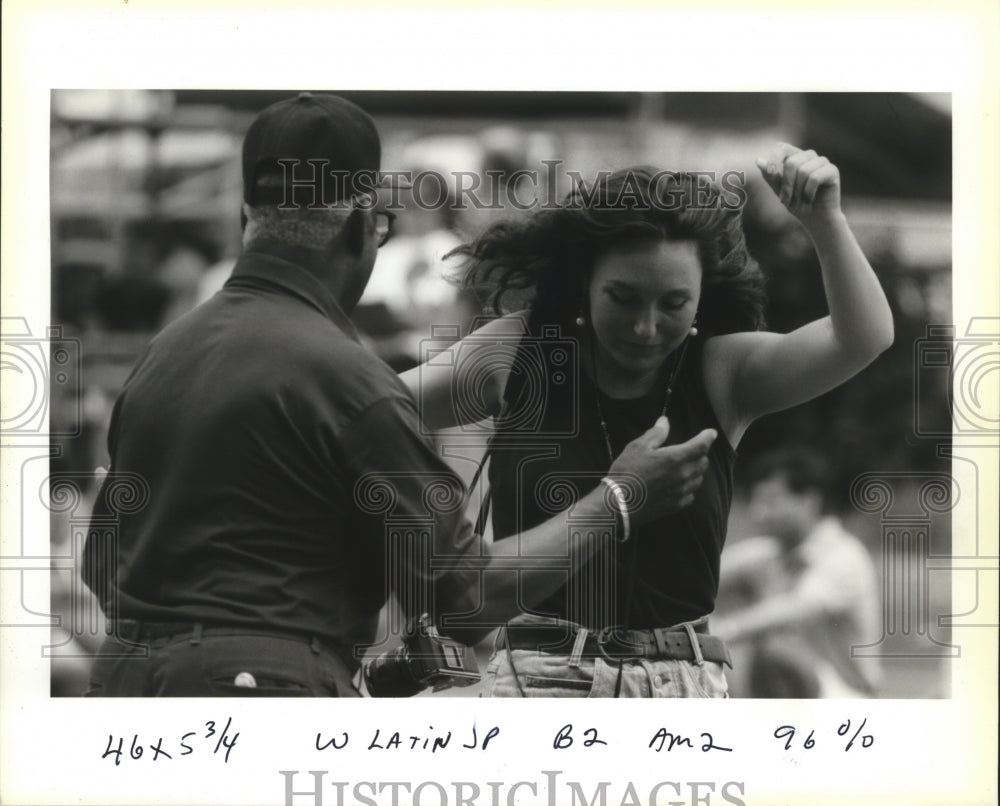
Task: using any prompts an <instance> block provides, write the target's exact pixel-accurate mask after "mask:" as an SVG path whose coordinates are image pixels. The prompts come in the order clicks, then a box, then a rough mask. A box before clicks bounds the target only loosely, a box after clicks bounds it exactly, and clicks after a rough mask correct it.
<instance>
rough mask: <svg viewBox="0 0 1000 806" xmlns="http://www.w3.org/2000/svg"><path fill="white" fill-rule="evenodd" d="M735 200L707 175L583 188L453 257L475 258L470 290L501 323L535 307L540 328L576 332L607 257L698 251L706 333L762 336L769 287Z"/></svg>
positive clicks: (652, 172)
mask: <svg viewBox="0 0 1000 806" xmlns="http://www.w3.org/2000/svg"><path fill="white" fill-rule="evenodd" d="M733 195H734V194H732V193H731V194H730V198H727V197H725V196H724V195H723V192H722V189H721V188H720V187H719V185H718V184H717V183H715V182H713V181H710V180H708V179H707V178H705V176H704V175H703V174H700V175H699V174H691V173H685V172H668V171H659V170H657V169H655V168H652V167H648V166H636V167H632V168H626V169H624V170H620V171H615V172H614V173H609V174H604V175H603V176H601V177H600V178H599V179H598V180H597V182H595V183H594V184H593V185H592V186H591V187H589V188H586V187H577V188H576V189H574V191H573V192H572V193H570V194H569V195H568V196H567V197H566V198H565V199H564V200H563V202H562V203H561V204H559V205H558V206H554V207H545V208H542V209H539V210H538V211H537V212H536V213H534V214H533V215H532V216H531V217H529V218H527V219H524V220H519V221H504V222H500V223H497V224H494V225H493V226H491V227H489V228H488V229H487V230H486V231H485V232H483V233H482V234H481V235H480V236H479V237H478V238H477V239H476V240H475V241H473V242H472V243H471V244H466V245H465V246H461V247H459V248H458V249H456V250H455V251H454V252H452V254H453V255H460V256H464V257H465V258H466V261H465V264H464V268H465V275H464V279H463V285H464V286H465V287H466V288H469V289H472V290H474V291H476V292H478V293H480V294H482V293H483V292H485V294H486V298H487V307H488V308H489V309H492V312H493V313H495V314H496V315H501V314H502V313H504V312H508V311H510V310H512V309H516V308H519V307H524V305H525V304H527V305H528V306H529V307H530V308H531V318H532V319H533V320H534V321H535V322H540V323H552V324H558V325H562V326H565V327H569V325H570V324H571V323H572V322H573V319H574V318H575V317H576V315H577V313H578V311H579V310H580V307H581V304H582V301H583V299H584V298H585V289H586V284H587V282H588V280H589V277H590V275H591V272H592V270H593V266H594V263H595V262H596V260H597V259H598V258H599V257H601V256H602V255H603V254H605V253H606V252H607V251H608V250H610V249H613V248H614V247H616V246H620V245H622V244H631V243H635V242H637V241H643V240H650V241H654V240H658V239H665V240H671V241H695V242H696V243H697V245H698V255H699V257H700V259H701V266H702V294H701V304H700V305H699V311H698V327H699V329H703V330H704V332H707V333H712V334H721V333H734V332H737V331H745V330H757V329H759V328H761V327H762V326H763V320H764V313H763V311H764V303H765V295H764V278H763V275H762V274H761V271H760V268H759V267H758V266H757V263H756V262H755V261H754V260H753V258H751V257H750V254H749V253H748V252H747V247H746V240H745V238H744V235H743V227H742V224H741V213H740V209H739V207H738V205H736V204H734V203H733V200H732V198H731V197H732V196H733ZM512 301H514V302H515V303H516V304H515V305H513V306H512V305H511V304H510V303H511V302H512Z"/></svg>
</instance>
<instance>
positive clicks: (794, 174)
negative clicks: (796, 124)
mask: <svg viewBox="0 0 1000 806" xmlns="http://www.w3.org/2000/svg"><path fill="white" fill-rule="evenodd" d="M757 167H758V168H759V169H760V172H761V174H762V175H763V177H764V181H766V182H767V184H768V186H769V187H770V188H771V190H773V191H774V192H775V194H776V195H777V196H778V199H779V200H780V201H781V203H782V204H783V205H785V207H787V208H788V211H789V212H790V213H791V214H792V215H794V216H795V217H796V218H798V219H799V221H801V222H802V223H803V224H805V225H806V226H807V227H808V226H809V225H810V224H812V223H814V222H817V223H818V222H821V221H823V220H824V219H829V218H831V217H835V216H839V215H840V214H841V211H840V171H839V170H837V166H836V165H834V164H833V163H831V162H830V160H828V159H827V158H826V157H821V156H819V155H817V154H816V152H815V151H812V150H809V151H803V150H802V149H801V148H796V147H795V146H793V145H789V144H788V143H778V144H777V145H776V146H775V147H774V148H773V149H772V150H771V152H770V153H769V154H767V156H764V157H758V158H757Z"/></svg>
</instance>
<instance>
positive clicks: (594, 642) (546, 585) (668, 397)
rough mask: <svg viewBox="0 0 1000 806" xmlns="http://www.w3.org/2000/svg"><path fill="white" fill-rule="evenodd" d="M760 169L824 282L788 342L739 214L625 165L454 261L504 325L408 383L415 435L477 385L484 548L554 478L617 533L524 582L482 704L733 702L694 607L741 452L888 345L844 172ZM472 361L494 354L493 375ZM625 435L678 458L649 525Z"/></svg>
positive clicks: (519, 519) (801, 161) (808, 163)
mask: <svg viewBox="0 0 1000 806" xmlns="http://www.w3.org/2000/svg"><path fill="white" fill-rule="evenodd" d="M757 165H758V168H759V169H760V171H761V173H762V175H763V177H764V179H765V180H766V182H767V184H768V186H769V187H770V188H771V190H772V191H773V192H774V193H776V194H777V195H778V196H779V198H780V200H781V202H782V204H784V205H785V207H787V209H788V210H789V211H790V212H791V213H792V214H793V215H795V216H796V217H797V218H798V219H799V221H800V222H801V223H802V224H803V226H804V227H805V229H806V231H807V232H808V233H809V235H810V237H811V238H812V241H813V243H814V245H815V248H816V251H817V253H818V255H819V259H820V265H821V268H822V273H823V282H824V286H825V289H826V298H827V304H828V307H829V316H826V317H824V318H822V319H818V320H816V321H814V322H811V323H809V324H807V325H805V326H803V327H801V328H799V329H797V330H795V331H793V332H791V333H788V334H778V333H768V332H763V331H762V330H760V328H761V326H762V311H763V305H764V293H763V279H762V276H761V274H760V271H759V269H758V268H757V266H756V264H755V263H754V261H753V260H752V258H751V257H750V256H749V254H748V252H747V249H746V245H745V241H744V236H743V231H742V226H741V216H740V211H739V209H738V208H737V206H736V205H733V204H732V203H731V202H732V198H730V197H727V196H726V194H725V193H723V191H722V189H721V188H720V187H719V186H717V185H715V184H714V183H711V182H708V181H707V180H705V179H704V178H703V177H699V176H697V175H693V174H684V173H680V174H677V173H673V174H671V173H666V172H656V171H654V170H653V169H649V168H642V167H640V168H631V169H627V170H623V171H619V172H617V173H614V174H611V175H609V176H605V177H604V178H602V179H601V180H599V181H598V182H597V184H596V185H595V186H594V187H593V188H591V189H590V190H589V192H585V191H583V190H582V189H578V190H577V191H575V192H574V193H573V194H571V195H570V196H569V197H568V198H567V199H566V200H565V202H564V203H563V204H561V205H560V206H558V207H555V208H552V209H541V210H539V211H538V212H536V213H535V214H534V215H533V216H531V217H529V218H527V219H525V220H522V221H517V222H513V223H507V222H505V223H499V224H496V225H494V226H492V227H491V228H489V229H488V230H486V231H485V232H484V233H483V234H482V235H481V236H480V237H479V238H478V239H477V240H476V241H475V242H474V243H472V244H470V245H468V246H466V247H463V248H462V249H461V250H460V253H461V254H462V255H464V256H465V257H466V259H467V261H468V275H467V282H468V283H469V284H470V285H471V286H475V287H477V288H483V287H485V288H487V289H488V290H489V291H490V293H491V304H492V306H493V309H494V311H495V313H497V314H498V318H497V319H495V320H493V321H491V322H490V323H489V324H487V325H486V326H484V327H483V328H481V329H480V330H479V331H477V332H476V333H474V334H472V335H471V336H470V337H468V338H467V339H466V340H465V341H464V342H463V343H462V344H461V345H460V347H459V349H458V350H457V351H453V353H454V354H458V355H461V356H462V357H463V360H461V361H458V362H453V363H452V364H450V365H447V366H446V365H444V364H443V363H435V362H430V363H428V364H425V365H423V366H422V367H419V368H417V369H416V370H413V371H411V372H410V373H408V374H406V375H404V376H403V377H404V380H405V381H406V382H407V383H408V385H410V387H411V389H412V390H413V391H414V393H415V395H417V396H419V398H420V402H421V407H420V408H421V411H422V413H423V416H424V419H425V422H426V424H427V425H429V426H431V427H441V428H443V427H448V426H453V425H457V424H461V420H462V419H463V415H462V412H463V411H466V410H468V407H464V408H463V407H462V406H456V405H453V403H454V401H453V400H452V399H451V396H452V395H453V394H454V391H453V390H463V389H469V388H471V386H472V380H471V376H472V375H474V374H475V375H476V376H477V378H476V384H475V385H476V388H477V390H478V394H480V395H482V396H483V398H484V400H483V403H484V405H485V407H486V410H488V411H489V412H490V413H491V414H493V415H494V423H495V433H494V441H493V444H492V449H491V456H490V465H489V474H488V477H489V484H490V489H491V497H492V524H493V532H494V536H495V537H496V538H502V537H506V536H508V535H513V534H523V533H524V532H525V531H527V530H528V529H530V528H531V527H532V526H534V525H536V524H538V523H540V522H542V521H544V520H546V519H547V518H549V517H551V514H552V511H553V506H551V504H552V502H551V501H548V500H546V496H550V497H551V495H552V494H553V490H556V489H557V487H558V485H560V484H561V485H563V488H565V485H569V486H570V487H571V488H573V489H574V490H575V494H576V495H579V496H581V497H582V496H583V495H585V494H587V493H588V491H593V490H594V488H595V487H596V488H603V489H606V491H607V492H608V494H609V497H610V500H612V501H613V502H614V503H615V506H616V507H617V509H618V513H617V519H616V521H617V523H616V529H615V530H614V538H613V539H610V540H609V539H607V537H606V536H604V537H602V535H601V533H600V530H599V529H598V530H596V531H595V530H593V529H591V530H587V529H584V530H583V531H582V533H581V534H579V535H577V536H576V537H575V538H573V539H571V540H570V545H569V548H568V552H567V556H573V557H574V558H575V559H574V564H573V567H572V570H571V571H569V572H567V570H565V568H561V569H558V568H557V569H554V570H553V569H552V567H551V564H550V565H549V566H548V567H543V566H541V565H540V566H539V567H538V570H525V571H522V572H521V574H522V577H523V579H524V584H523V585H522V588H521V591H522V601H521V611H522V612H521V615H518V616H516V617H514V618H513V619H511V620H510V621H508V622H507V623H506V624H505V625H504V627H503V628H502V629H501V630H500V631H499V633H498V637H497V646H496V652H495V654H494V656H493V658H492V660H491V663H490V665H489V668H488V675H487V677H488V679H487V682H486V689H485V693H486V694H488V695H492V696H592V697H599V696H638V697H641V696H675V697H676V696H725V694H726V690H727V685H726V680H725V673H724V668H723V667H724V665H725V664H726V663H727V662H728V653H727V651H726V649H725V647H724V645H722V643H721V642H720V641H719V640H718V639H716V638H715V637H714V636H712V635H711V634H710V633H709V631H708V616H709V614H710V613H711V612H712V610H713V608H714V603H715V597H716V593H717V591H718V584H719V560H720V555H721V552H722V548H723V544H724V542H725V536H726V524H727V519H728V515H729V507H730V501H731V496H732V478H733V463H734V459H735V449H736V447H737V446H738V445H739V442H740V439H741V438H742V436H743V434H744V432H745V431H746V429H747V427H748V426H749V425H750V424H751V423H752V422H753V421H754V420H755V419H756V418H758V417H760V416H762V415H765V414H768V413H771V412H776V411H780V410H782V409H786V408H789V407H791V406H795V405H798V404H800V403H804V402H806V401H808V400H810V399H812V398H814V397H816V396H818V395H821V394H823V393H824V392H826V391H828V390H830V389H832V388H834V387H835V386H837V385H838V384H841V383H843V382H844V381H846V380H847V379H849V378H850V377H852V376H853V375H854V374H856V373H857V372H858V371H860V370H861V369H862V368H864V367H865V366H867V365H868V364H869V363H871V362H872V361H873V360H874V359H875V358H876V357H877V356H878V355H879V354H880V353H881V352H882V351H884V350H885V349H886V348H888V347H889V345H890V344H891V343H892V340H893V324H892V318H891V314H890V310H889V305H888V303H887V301H886V298H885V294H884V293H883V291H882V288H881V286H880V284H879V282H878V280H877V278H876V276H875V274H874V272H873V271H872V269H871V266H870V265H869V263H868V261H867V260H866V258H865V256H864V254H863V253H862V251H861V249H860V248H859V246H858V244H857V241H856V240H855V238H854V236H853V234H852V233H851V231H850V229H849V228H848V226H847V223H846V220H845V217H844V215H843V212H842V211H841V207H840V176H839V172H838V171H837V169H836V167H835V166H833V165H832V164H831V163H830V162H829V160H827V159H826V158H825V157H821V156H817V155H816V153H815V152H813V151H803V150H800V149H798V148H795V147H793V146H790V145H787V144H778V145H777V146H776V147H775V149H774V150H773V152H772V153H770V154H769V155H768V156H767V157H765V158H761V159H759V160H758V161H757ZM512 328H513V329H514V330H512ZM512 332H520V333H522V334H523V335H521V336H519V337H517V336H515V337H514V341H515V344H513V345H512V347H511V349H509V350H506V351H499V352H498V351H497V350H496V349H495V348H491V347H490V344H491V340H494V341H495V340H497V339H503V340H507V339H510V338H511V335H510V334H511V333H512ZM556 332H558V333H559V334H561V336H562V337H563V338H565V337H567V336H570V337H574V338H575V340H576V345H577V346H578V349H577V350H576V356H577V361H576V362H575V363H574V362H568V363H569V364H570V365H568V366H567V367H566V368H565V369H566V372H565V374H560V373H559V372H551V371H547V374H548V375H549V376H550V378H556V377H557V376H558V377H559V378H561V380H557V381H550V382H549V383H548V384H547V386H546V387H545V388H544V389H543V390H542V391H541V392H540V391H539V389H538V387H537V385H535V384H532V383H527V382H526V379H527V377H528V376H527V374H526V373H525V372H522V371H521V368H523V367H525V366H527V364H526V363H525V362H526V361H528V362H530V360H532V355H537V354H538V350H539V348H542V355H545V356H546V358H545V361H547V362H549V364H550V365H549V366H548V367H547V370H553V369H556V368H555V367H553V366H552V365H551V364H552V360H553V359H552V355H551V351H548V352H546V351H545V349H544V347H545V344H546V342H547V341H551V334H553V333H556ZM477 351H478V352H479V353H480V354H482V355H485V353H484V352H483V351H488V352H489V356H490V358H489V360H490V362H491V363H490V366H489V370H490V371H489V373H488V377H487V378H486V380H485V381H483V380H482V378H481V375H482V374H483V372H482V370H483V367H482V362H481V361H477V358H476V356H477ZM527 351H534V352H532V353H531V354H530V355H529V353H528V352H527ZM459 393H460V391H459ZM526 414H527V415H530V416H524V415H526ZM651 428H652V430H650V429H651ZM650 434H653V435H654V436H653V437H650ZM640 435H645V436H640ZM637 438H638V439H647V440H648V439H653V441H656V440H661V441H665V444H666V445H668V446H676V445H678V444H681V443H683V444H684V445H685V446H687V447H688V448H689V452H688V454H686V455H685V458H686V460H687V461H685V462H684V463H679V464H678V467H677V472H676V477H675V478H674V479H673V482H672V485H671V486H670V487H669V493H668V494H667V495H666V498H667V499H669V500H668V501H667V500H664V498H663V497H662V496H661V497H660V500H659V501H657V509H658V515H657V517H656V518H655V519H652V520H650V519H643V518H641V517H637V516H639V515H640V514H641V511H642V508H643V501H642V498H643V494H642V492H643V491H642V490H638V489H636V488H635V487H634V485H630V482H631V481H632V480H631V479H629V478H625V477H617V478H616V475H615V473H614V472H613V471H614V468H613V464H614V463H615V461H616V459H617V458H618V457H619V456H620V455H622V454H623V452H627V451H628V450H632V449H634V447H633V446H634V445H635V444H636V440H637ZM554 485H555V486H554ZM664 513H665V514H664ZM571 525H572V524H571ZM574 540H575V541H576V543H575V544H574ZM506 542H507V544H508V545H509V543H510V541H506ZM525 549H526V550H527V551H528V552H530V546H525ZM581 557H582V558H583V559H582V560H581V559H580V558H581ZM553 575H556V576H553ZM560 575H561V576H560ZM536 590H538V591H545V592H546V593H545V594H544V595H541V596H540V597H534V596H533V593H532V592H533V591H536ZM552 591H554V592H552ZM486 609H487V610H488V609H489V608H488V606H487V608H486Z"/></svg>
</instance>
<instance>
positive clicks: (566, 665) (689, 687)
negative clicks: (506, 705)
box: [481, 617, 729, 698]
mask: <svg viewBox="0 0 1000 806" xmlns="http://www.w3.org/2000/svg"><path fill="white" fill-rule="evenodd" d="M529 618H530V617H529ZM518 621H521V619H520V618H519V619H518ZM678 626H682V625H678ZM501 636H502V633H501ZM515 669H516V678H515ZM619 676H620V678H621V680H620V683H619ZM616 690H617V692H618V693H617V695H616V693H615V692H616ZM728 691H729V685H728V683H727V681H726V674H725V670H724V667H723V665H722V664H721V663H716V662H714V661H703V662H702V663H700V664H699V663H696V662H695V661H688V660H655V659H647V658H627V659H623V660H621V661H619V660H617V659H614V658H606V657H603V656H600V655H598V656H592V655H591V656H587V655H583V656H581V657H579V658H572V657H570V656H569V655H563V654H554V653H549V652H540V651H538V650H534V649H508V648H507V647H506V646H504V645H503V642H502V637H498V639H497V645H496V647H495V648H494V651H493V655H492V657H491V658H490V662H489V664H488V666H487V667H486V676H485V680H484V684H483V689H482V694H481V696H483V697H522V696H523V697H614V696H618V697H720V698H721V697H728V696H729V694H728Z"/></svg>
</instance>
